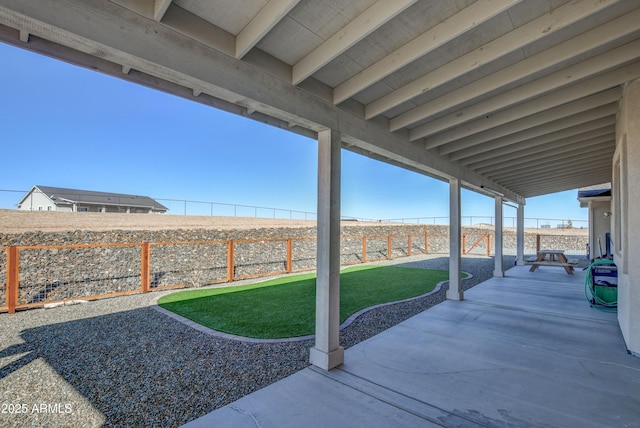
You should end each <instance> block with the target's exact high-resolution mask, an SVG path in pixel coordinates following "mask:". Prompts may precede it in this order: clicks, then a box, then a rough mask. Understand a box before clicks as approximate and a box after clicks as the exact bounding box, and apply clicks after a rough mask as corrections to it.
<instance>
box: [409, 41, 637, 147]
mask: <svg viewBox="0 0 640 428" xmlns="http://www.w3.org/2000/svg"><path fill="white" fill-rule="evenodd" d="M637 49H640V43H637V44H629V45H625V46H621V47H620V48H618V49H613V50H611V51H608V52H606V53H604V54H602V55H599V56H597V57H594V58H591V59H589V60H587V61H583V62H581V63H579V64H576V65H575V66H572V67H569V68H566V69H564V70H561V71H558V72H556V73H553V74H550V75H548V76H546V77H543V78H541V79H538V80H535V81H533V82H531V83H528V84H526V85H523V86H520V87H518V89H517V91H510V92H506V93H502V94H500V95H496V96H494V97H491V98H489V99H486V100H484V101H481V102H479V103H476V104H473V105H471V106H468V107H465V108H462V109H460V110H457V111H455V112H453V113H451V114H448V115H446V116H443V117H442V118H440V119H436V120H434V121H432V122H429V123H427V124H425V125H422V126H418V127H416V128H413V129H412V130H411V131H410V133H409V139H410V140H412V141H415V140H418V139H420V138H424V137H428V136H430V135H433V134H436V133H438V132H439V131H442V130H446V129H449V128H455V129H456V130H455V131H452V132H451V133H450V134H447V135H448V136H447V137H446V138H444V137H443V136H441V135H438V136H436V137H434V138H427V141H426V145H425V146H426V148H427V149H433V148H435V147H438V146H440V145H442V144H445V143H446V142H448V141H452V140H453V139H457V138H463V137H465V136H466V135H470V134H468V133H467V132H469V131H473V132H480V131H483V130H485V129H489V128H491V127H493V126H499V125H502V124H503V123H507V122H509V121H511V120H515V119H517V118H519V117H522V116H528V115H531V114H535V113H537V112H540V111H542V110H544V109H548V108H551V107H555V106H558V105H561V104H564V103H566V102H570V101H573V100H576V99H579V98H581V97H584V96H587V95H590V94H595V93H597V92H600V91H603V90H605V89H609V88H612V87H614V86H616V85H621V84H623V83H624V82H627V81H629V80H632V79H634V78H636V77H640V61H639V62H635V63H631V64H626V65H621V64H625V63H627V62H629V60H631V59H633V58H635V57H636V52H637ZM618 66H619V67H618ZM611 67H618V68H614V69H613V70H611V71H606V70H608V69H611ZM590 75H595V77H592V78H587V79H586V80H582V81H579V82H578V83H573V82H576V81H577V80H579V79H582V78H586V77H587V76H590ZM572 83H573V84H572ZM565 85H570V86H566V87H565ZM541 94H544V95H541ZM527 99H532V100H531V101H529V102H527V101H526V100H527ZM516 104H518V105H516ZM498 110H500V112H499V113H495V114H494V113H493V112H495V111H498ZM474 119H479V120H478V121H477V122H474V123H470V124H467V123H468V122H470V121H472V120H474ZM463 124H466V125H465V126H464V127H462V126H460V125H463Z"/></svg>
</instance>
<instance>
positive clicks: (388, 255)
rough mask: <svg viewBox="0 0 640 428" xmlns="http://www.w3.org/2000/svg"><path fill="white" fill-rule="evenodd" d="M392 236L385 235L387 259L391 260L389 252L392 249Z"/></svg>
mask: <svg viewBox="0 0 640 428" xmlns="http://www.w3.org/2000/svg"><path fill="white" fill-rule="evenodd" d="M392 247H393V238H392V237H391V235H389V236H387V260H391V257H392V256H393V254H391V252H392V251H393V248H392Z"/></svg>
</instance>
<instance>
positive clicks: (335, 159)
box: [309, 130, 344, 370]
mask: <svg viewBox="0 0 640 428" xmlns="http://www.w3.org/2000/svg"><path fill="white" fill-rule="evenodd" d="M340 149H341V135H340V133H339V132H336V131H333V130H326V131H321V132H319V133H318V226H317V235H318V239H317V249H318V253H317V265H316V266H317V267H316V271H317V277H316V344H315V347H313V348H311V350H310V353H309V354H310V355H309V361H310V362H311V364H313V365H314V366H317V367H319V368H321V369H323V370H331V369H332V368H334V367H337V366H339V365H341V364H342V363H343V362H344V349H343V348H342V347H341V346H340V343H339V334H340V168H341V166H340Z"/></svg>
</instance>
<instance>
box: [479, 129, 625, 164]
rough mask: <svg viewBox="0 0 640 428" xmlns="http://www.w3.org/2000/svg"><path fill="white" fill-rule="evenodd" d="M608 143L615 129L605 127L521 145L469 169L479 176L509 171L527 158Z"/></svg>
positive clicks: (611, 139)
mask: <svg viewBox="0 0 640 428" xmlns="http://www.w3.org/2000/svg"><path fill="white" fill-rule="evenodd" d="M609 141H615V127H614V126H607V127H604V128H600V129H599V130H597V131H591V132H587V133H582V134H578V135H575V136H572V137H568V138H564V139H561V140H554V141H551V142H544V143H543V144H538V145H532V144H526V145H525V144H521V145H520V146H519V147H516V148H515V150H514V151H512V152H510V153H506V154H497V155H496V156H494V157H493V158H490V159H488V160H485V161H482V162H478V163H475V164H471V165H469V168H470V169H472V170H474V171H476V172H477V173H480V174H487V173H493V172H500V171H505V170H509V169H510V168H511V166H513V165H517V164H518V163H520V162H521V161H522V160H524V161H527V160H528V159H529V157H531V156H535V155H537V154H539V153H544V154H547V155H551V156H553V155H557V154H562V153H567V152H573V151H574V150H579V149H581V148H588V147H591V146H594V145H601V144H603V143H607V142H609Z"/></svg>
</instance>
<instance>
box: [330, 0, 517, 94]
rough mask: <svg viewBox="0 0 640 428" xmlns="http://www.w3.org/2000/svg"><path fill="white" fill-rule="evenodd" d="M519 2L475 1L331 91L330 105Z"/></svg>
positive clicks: (501, 0)
mask: <svg viewBox="0 0 640 428" xmlns="http://www.w3.org/2000/svg"><path fill="white" fill-rule="evenodd" d="M520 1H521V0H478V1H477V2H475V3H473V4H471V5H470V6H468V7H466V8H464V9H462V10H461V11H460V12H458V13H456V14H455V15H453V16H451V17H449V18H447V19H445V20H444V21H442V22H441V23H440V24H438V25H436V26H435V27H433V28H430V29H429V30H428V31H426V32H424V33H422V34H421V35H420V36H418V37H416V38H415V39H413V40H411V41H410V42H408V43H407V44H405V45H404V46H402V47H400V48H398V49H397V50H395V51H394V52H392V53H390V54H389V55H387V56H385V57H384V58H382V59H381V60H379V61H378V62H376V63H374V64H372V65H370V66H369V67H367V68H365V69H364V70H362V71H360V72H359V73H358V74H356V75H355V76H353V77H351V78H350V79H349V80H347V81H345V82H344V83H342V84H340V85H338V86H336V87H335V89H334V90H333V102H334V103H335V104H339V103H341V102H343V101H344V100H346V99H348V98H350V97H352V96H353V95H355V94H357V93H358V92H360V91H362V90H363V89H365V88H367V87H368V86H370V85H372V84H374V83H376V82H378V81H380V80H382V79H384V78H385V77H387V76H388V75H390V74H391V73H393V72H394V71H397V70H399V69H401V68H402V67H404V66H406V65H407V64H410V63H411V62H413V61H415V60H417V59H418V58H420V57H422V56H424V55H426V54H428V53H429V52H431V51H433V50H435V49H436V48H438V47H440V46H442V45H444V44H445V43H447V42H449V41H451V40H453V39H455V38H456V37H459V36H461V35H463V34H464V33H466V32H468V31H470V30H471V29H473V28H475V27H477V26H478V25H480V24H482V23H483V22H485V21H487V20H489V19H491V18H493V17H494V16H496V15H498V14H499V13H501V12H504V11H505V10H506V9H508V8H510V7H512V6H513V5H514V4H517V3H519V2H520Z"/></svg>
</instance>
